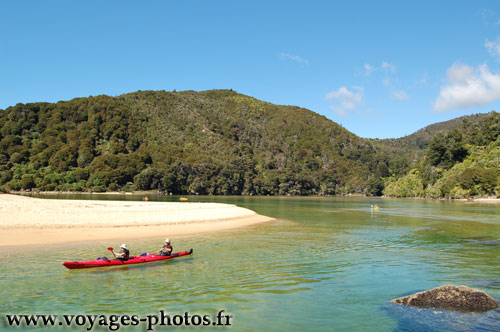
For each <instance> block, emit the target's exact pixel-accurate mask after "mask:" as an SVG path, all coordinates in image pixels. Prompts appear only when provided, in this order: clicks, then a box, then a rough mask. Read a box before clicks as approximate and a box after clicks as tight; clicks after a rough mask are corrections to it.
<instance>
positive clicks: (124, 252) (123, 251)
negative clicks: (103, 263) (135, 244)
mask: <svg viewBox="0 0 500 332" xmlns="http://www.w3.org/2000/svg"><path fill="white" fill-rule="evenodd" d="M115 258H116V259H117V260H120V261H126V260H128V259H129V258H130V250H128V249H127V245H126V244H125V243H124V244H122V245H121V246H120V253H118V254H116V255H115Z"/></svg>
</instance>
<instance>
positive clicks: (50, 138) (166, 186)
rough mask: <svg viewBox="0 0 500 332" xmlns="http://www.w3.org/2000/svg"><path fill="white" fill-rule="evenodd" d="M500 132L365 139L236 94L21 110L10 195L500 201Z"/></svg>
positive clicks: (4, 137)
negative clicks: (150, 193)
mask: <svg viewBox="0 0 500 332" xmlns="http://www.w3.org/2000/svg"><path fill="white" fill-rule="evenodd" d="M499 128H500V125H499V116H498V114H497V113H495V112H491V113H489V114H483V115H478V116H475V117H464V118H459V119H456V120H453V121H451V122H449V123H447V124H442V125H434V127H432V126H430V127H427V128H424V129H423V130H421V131H419V132H417V133H415V134H413V135H410V136H407V137H405V138H400V139H395V140H370V139H362V138H360V137H358V136H356V135H354V134H352V133H350V132H349V131H347V130H345V129H344V128H342V127H341V126H339V125H338V124H336V123H334V122H332V121H330V120H328V119H327V118H325V117H323V116H321V115H319V114H316V113H314V112H311V111H309V110H306V109H303V108H299V107H294V106H278V105H273V104H270V103H266V102H263V101H259V100H257V99H255V98H252V97H248V96H245V95H241V94H238V93H236V92H234V91H231V90H210V91H203V92H194V91H184V92H166V91H138V92H134V93H130V94H125V95H121V96H118V97H109V96H104V95H102V96H97V97H88V98H77V99H73V100H70V101H61V102H58V103H30V104H17V105H16V106H13V107H9V108H7V109H5V110H0V188H2V189H3V190H6V191H9V190H32V189H35V190H41V191H44V190H50V191H53V190H57V191H95V192H103V191H116V190H124V191H133V190H158V191H160V192H163V193H173V194H216V195H240V194H243V195H346V194H364V195H382V194H383V193H384V194H386V195H388V196H429V197H458V196H467V195H498V194H499V181H498V180H499V177H500V175H499V174H498V156H499V143H498V142H499V141H498V136H499ZM495 156H496V162H497V164H494V162H495ZM490 159H491V160H490ZM413 182H416V184H414V183H413Z"/></svg>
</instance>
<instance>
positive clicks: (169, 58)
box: [0, 0, 500, 138]
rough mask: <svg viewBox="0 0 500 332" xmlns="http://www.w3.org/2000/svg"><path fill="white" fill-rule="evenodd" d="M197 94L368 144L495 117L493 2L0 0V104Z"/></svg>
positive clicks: (498, 79)
mask: <svg viewBox="0 0 500 332" xmlns="http://www.w3.org/2000/svg"><path fill="white" fill-rule="evenodd" d="M208 89H233V90H235V91H238V92H240V93H243V94H246V95H250V96H253V97H255V98H258V99H261V100H265V101H269V102H272V103H276V104H283V105H297V106H301V107H305V108H308V109H310V110H312V111H315V112H318V113H320V114H322V115H325V116H326V117H328V118H329V119H331V120H333V121H335V122H337V123H340V124H341V125H342V126H344V127H345V128H346V129H348V130H350V131H352V132H353V133H355V134H357V135H359V136H361V137H370V138H388V137H401V136H404V135H408V134H411V133H413V132H415V131H416V130H418V129H420V128H422V127H424V126H426V125H429V124H432V123H435V122H439V121H445V120H449V119H452V118H455V117H458V116H462V115H466V114H473V113H485V112H488V111H490V110H492V109H494V110H497V111H498V110H500V108H499V107H498V106H499V105H500V2H499V1H414V2H410V1H189V0H186V1H125V0H121V1H51V0H46V1H35V0H33V1H23V0H18V1H3V0H0V108H4V109H5V108H7V107H8V106H12V105H15V104H17V103H19V102H22V103H27V102H36V101H48V102H56V101H59V100H68V99H72V98H75V97H87V96H90V95H94V96H95V95H99V94H107V95H112V96H116V95H120V94H123V93H127V92H133V91H136V90H167V91H171V90H177V91H181V90H197V91H201V90H208Z"/></svg>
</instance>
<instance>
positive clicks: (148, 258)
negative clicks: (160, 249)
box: [62, 249, 193, 269]
mask: <svg viewBox="0 0 500 332" xmlns="http://www.w3.org/2000/svg"><path fill="white" fill-rule="evenodd" d="M192 253H193V249H191V250H189V251H181V252H178V253H175V254H172V255H170V256H159V255H156V254H152V255H144V256H130V258H129V259H128V260H126V261H121V260H117V259H103V258H101V259H96V260H93V261H83V262H63V263H62V265H64V266H65V267H67V268H68V269H89V268H92V267H106V266H116V265H131V264H143V263H149V262H157V261H162V260H165V259H172V258H176V257H181V256H186V255H191V254H192Z"/></svg>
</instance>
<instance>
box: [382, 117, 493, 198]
mask: <svg viewBox="0 0 500 332" xmlns="http://www.w3.org/2000/svg"><path fill="white" fill-rule="evenodd" d="M422 137H427V139H425V140H424V141H425V143H424V145H423V146H422V149H421V152H420V157H419V158H417V159H416V160H415V161H414V162H413V163H412V169H411V170H410V171H409V172H408V173H407V174H406V175H404V176H402V177H395V176H391V177H389V178H386V179H385V185H384V186H385V189H384V194H385V195H387V196H396V197H431V198H470V197H476V196H500V114H498V113H496V112H494V111H492V112H490V113H488V114H481V115H474V116H467V117H461V118H457V119H454V120H451V121H448V122H445V123H441V124H436V125H433V126H432V127H427V128H424V129H423V130H420V131H419V132H417V133H415V134H414V135H413V137H408V138H406V139H407V141H406V143H407V144H415V142H417V141H419V140H418V138H422ZM416 138H417V139H416ZM403 144H404V143H403Z"/></svg>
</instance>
